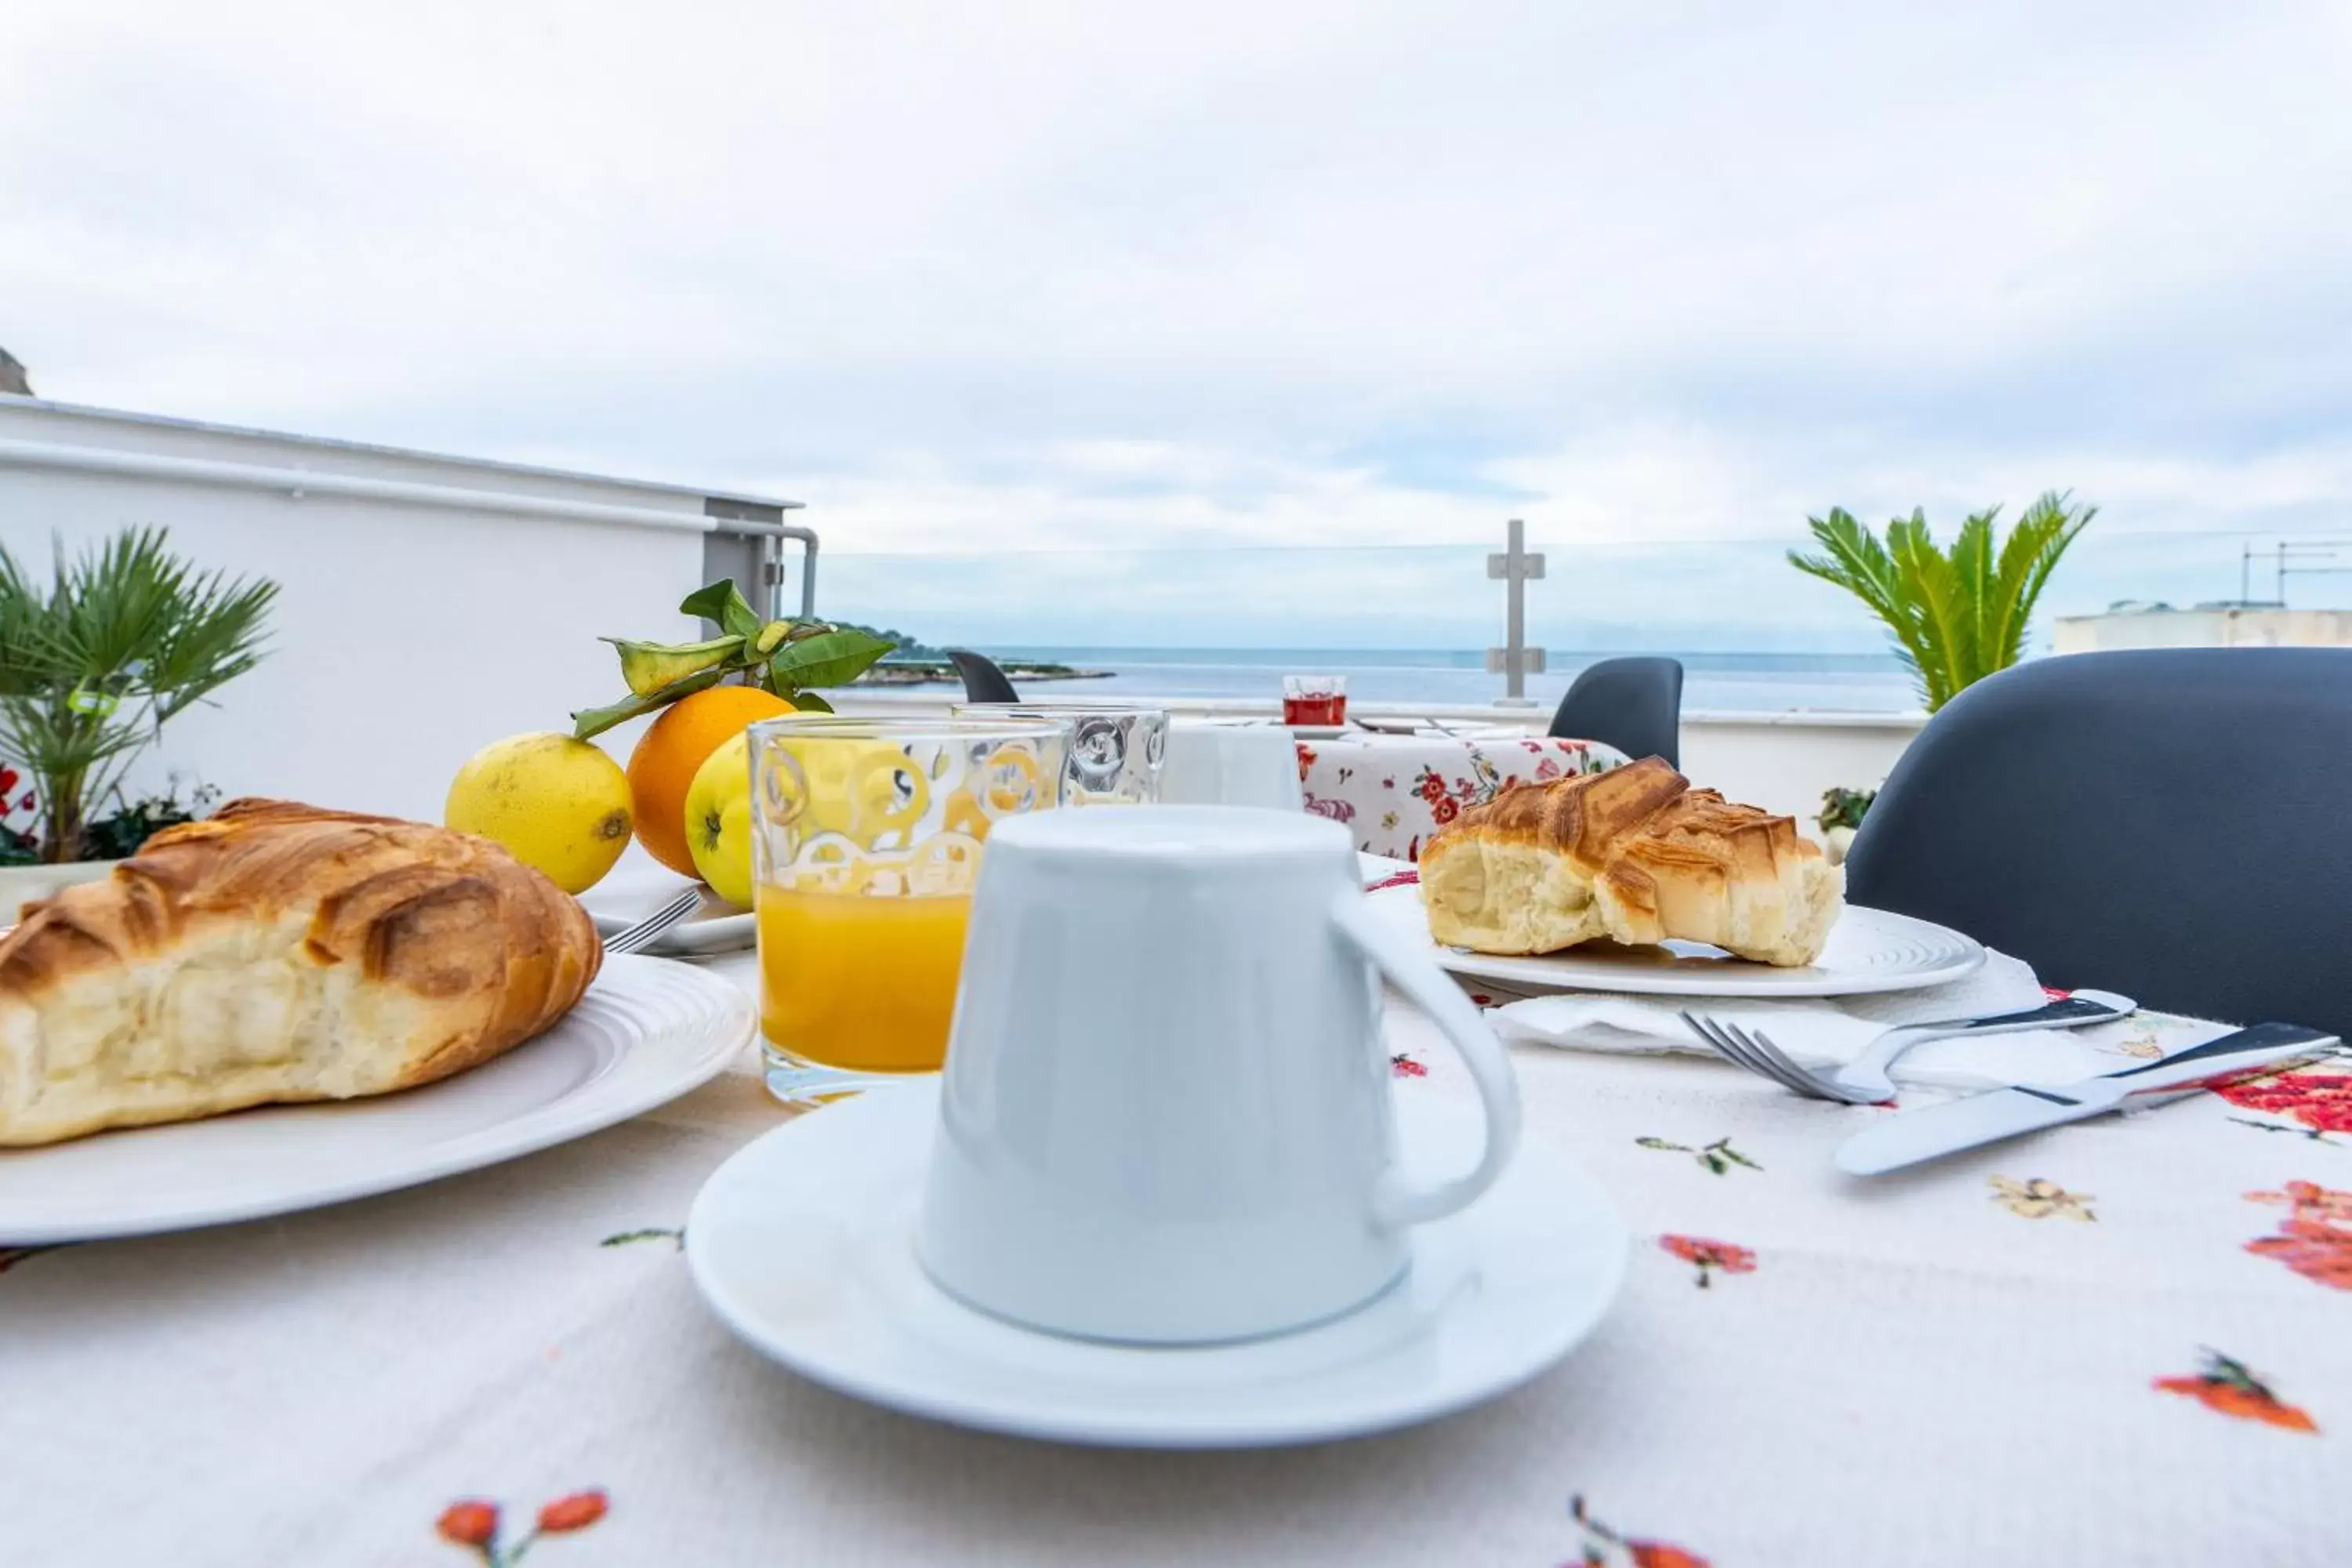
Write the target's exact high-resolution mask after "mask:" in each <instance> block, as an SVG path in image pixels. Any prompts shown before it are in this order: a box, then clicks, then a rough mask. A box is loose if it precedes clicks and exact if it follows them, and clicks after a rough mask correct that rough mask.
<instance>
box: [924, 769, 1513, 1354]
mask: <svg viewBox="0 0 2352 1568" xmlns="http://www.w3.org/2000/svg"><path fill="white" fill-rule="evenodd" d="M1382 976H1385V977H1386V978H1387V979H1388V980H1389V981H1391V983H1392V984H1395V985H1396V986H1397V987H1398V988H1399V989H1401V990H1402V991H1403V992H1404V993H1405V994H1406V995H1407V996H1409V997H1410V998H1411V999H1412V1001H1413V1002H1414V1003H1416V1004H1417V1005H1420V1006H1421V1007H1422V1008H1423V1010H1424V1011H1426V1012H1427V1013H1428V1014H1429V1016H1431V1017H1432V1018H1433V1020H1435V1022H1436V1023H1437V1024H1438V1026H1440V1027H1441V1028H1442V1029H1443V1030H1444V1033H1445V1035H1446V1037H1447V1038H1448V1039H1449V1040H1451V1041H1452V1042H1453V1044H1454V1048H1455V1049H1457V1050H1459V1051H1460V1052H1461V1053H1462V1056H1463V1058H1464V1059H1465V1061H1466V1062H1467V1063H1468V1064H1469V1067H1470V1073H1471V1077H1472V1079H1473V1080H1474V1081H1475V1083H1476V1085H1477V1089H1478V1093H1479V1096H1480V1098H1481V1099H1482V1100H1484V1102H1485V1106H1486V1148H1485V1151H1484V1152H1483V1154H1482V1155H1481V1157H1480V1159H1479V1161H1478V1163H1477V1164H1476V1165H1475V1168H1474V1169H1472V1170H1471V1171H1470V1172H1469V1173H1466V1174H1465V1175H1462V1176H1460V1177H1458V1178H1456V1179H1454V1180H1452V1181H1450V1182H1446V1183H1444V1184H1439V1185H1435V1186H1414V1185H1411V1184H1407V1183H1406V1182H1405V1181H1404V1180H1403V1179H1402V1177H1401V1176H1400V1174H1399V1173H1398V1168H1397V1148H1396V1124H1395V1118H1394V1111H1393V1107H1392V1105H1391V1100H1390V1093H1391V1069H1390V1063H1389V1057H1388V1054H1387V1051H1386V1048H1385V1047H1384V1046H1383V1044H1382V1042H1381V1034H1380V1016H1379V1008H1380V997H1379V985H1378V980H1379V979H1380V978H1381V977H1382ZM1518 1130H1519V1108H1518V1094H1517V1086H1516V1084H1515V1082H1514V1080H1513V1079H1512V1076H1511V1068H1510V1060H1509V1058H1508V1056H1507V1054H1506V1053H1505V1051H1504V1048H1503V1047H1502V1045H1501V1044H1500V1042H1498V1041H1497V1040H1496V1037H1495V1036H1494V1034H1493V1032H1492V1031H1490V1030H1489V1029H1488V1028H1487V1027H1486V1024H1485V1022H1484V1021H1483V1020H1481V1019H1480V1017H1479V1016H1478V1012H1477V1009H1476V1008H1475V1007H1474V1006H1472V1005H1471V1004H1470V1001H1469V999H1468V998H1467V997H1465V995H1463V994H1462V992H1461V989H1460V988H1459V987H1458V986H1456V985H1455V984H1454V983H1453V982H1452V981H1451V980H1448V979H1447V978H1446V977H1445V975H1444V973H1441V972H1440V971H1439V970H1438V968H1437V966H1436V965H1435V964H1434V963H1432V962H1431V961H1430V959H1429V956H1428V954H1427V952H1426V950H1425V949H1424V948H1423V945H1422V944H1421V943H1420V942H1416V941H1415V940H1413V937H1412V933H1411V932H1409V931H1401V930H1398V929H1396V928H1394V927H1392V926H1391V925H1388V924H1387V923H1385V922H1384V921H1382V920H1381V918H1380V917H1379V916H1377V915H1375V914H1374V913H1373V912H1372V910H1370V906H1369V905H1367V903H1366V902H1365V900H1364V897H1363V894H1362V891H1361V889H1360V887H1359V885H1358V873H1357V869H1356V854H1355V849H1354V847H1353V846H1352V845H1351V844H1350V843H1349V839H1348V836H1347V834H1346V832H1345V831H1343V830H1342V829H1341V828H1340V827H1339V826H1337V825H1336V824H1334V823H1329V822H1326V821H1323V820H1321V819H1320V818H1317V817H1312V816H1306V815H1304V814H1303V813H1297V812H1276V811H1265V810H1255V809H1250V808H1245V807H1234V806H1162V807H1161V808H1160V809H1158V810H1155V811H1056V812H1044V813H1040V814H1038V815H1036V816H1024V817H1012V818H1007V819H1006V820H1005V821H1003V822H1001V823H999V824H998V825H997V826H996V829H995V831H994V832H993V833H992V835H991V836H990V837H989V841H988V856H987V859H986V861H985V863H984V864H983V866H982V869H981V874H980V882H979V887H978V889H977V890H976V891H975V892H974V894H973V900H972V910H971V937H970V941H969V944H968V946H967V947H966V949H965V952H964V966H963V984H962V988H961V994H960V996H959V999H958V1001H957V1005H956V1017H955V1024H954V1026H953V1029H952V1030H951V1032H950V1037H949V1044H948V1061H947V1070H946V1075H945V1081H944V1084H943V1087H942V1090H941V1100H940V1130H939V1135H938V1140H937V1142H936V1144H935V1146H934V1148H933V1151H932V1155H931V1165H930V1172H929V1181H928V1184H927V1185H926V1189H925V1193H924V1198H923V1208H922V1215H921V1218H920V1220H919V1225H918V1229H917V1237H916V1247H917V1251H918V1253H919V1256H920V1258H921V1259H922V1262H923V1265H924V1267H925V1268H927V1269H928V1270H929V1273H930V1275H931V1278H932V1279H934V1280H936V1281H937V1282H938V1283H939V1284H940V1286H941V1287H942V1288H943V1289H946V1290H947V1291H948V1292H950V1294H951V1295H954V1296H956V1297H958V1298H960V1299H961V1300H963V1301H965V1302H967V1303H969V1304H971V1305H972V1306H975V1307H978V1308H980V1309H982V1310H985V1311H988V1312H991V1313H993V1314H995V1315H997V1316H999V1317H1002V1318H1005V1319H1009V1320H1011V1321H1014V1322H1017V1323H1021V1324H1024V1325H1027V1326H1029V1327H1032V1328H1038V1329H1045V1330H1049V1331H1054V1332H1056V1333H1064V1334H1074V1335H1081V1336H1085V1337H1087V1338H1091V1339H1100V1340H1112V1341H1120V1342H1136V1343H1151V1344H1178V1343H1199V1342H1213V1341H1221V1340H1235V1339H1244V1338H1249V1337H1251V1336H1255V1335H1260V1334H1268V1333H1276V1332H1279V1331H1282V1330H1285V1329H1291V1328H1297V1327H1301V1326H1303V1325H1306V1324H1309V1323H1314V1322H1318V1321H1322V1320H1324V1319H1328V1318H1331V1317H1335V1316H1337V1315H1339V1314H1340V1313H1343V1312H1345V1311H1347V1310H1349V1309H1350V1308H1353V1307H1355V1306H1358V1305H1360V1304H1361V1303H1362V1302H1364V1301H1367V1300H1370V1299H1371V1298H1372V1297H1374V1296H1377V1295H1379V1294H1380V1293H1381V1291H1382V1290H1384V1289H1387V1288H1388V1287H1389V1286H1390V1285H1391V1284H1392V1283H1394V1282H1395V1281H1396V1280H1397V1279H1399V1278H1400V1277H1401V1276H1402V1274H1403V1272H1404V1270H1405V1268H1406V1266H1407V1263H1408V1260H1409V1257H1410V1249H1409V1247H1408V1246H1407V1242H1406V1237H1405V1234H1404V1233H1405V1231H1406V1229H1407V1227H1409V1226H1412V1225H1415V1224H1418V1223H1420V1222H1422V1221H1424V1220H1432V1219H1437V1218H1440V1217H1443V1216H1444V1215H1450V1214H1452V1213H1454V1211H1455V1210H1457V1209H1460V1208H1462V1207H1463V1206H1464V1205H1466V1204H1468V1203H1470V1202H1471V1201H1472V1200H1473V1199H1475V1197H1477V1195H1478V1194H1480V1193H1482V1192H1484V1191H1485V1190H1486V1187H1487V1186H1488V1185H1489V1184H1492V1183H1493V1181H1494V1180H1495V1178H1496V1175H1497V1174H1499V1173H1500V1172H1501V1171H1502V1169H1503V1166H1504V1165H1505V1164H1506V1163H1507V1162H1508V1161H1509V1159H1510V1157H1511V1153H1512V1151H1513V1150H1514V1148H1515V1147H1516V1146H1517V1142H1518Z"/></svg>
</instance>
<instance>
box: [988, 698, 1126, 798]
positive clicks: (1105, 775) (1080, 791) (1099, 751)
mask: <svg viewBox="0 0 2352 1568" xmlns="http://www.w3.org/2000/svg"><path fill="white" fill-rule="evenodd" d="M951 711H953V712H954V714H955V716H956V717H957V718H959V719H970V720H973V721H979V720H983V719H992V718H997V717H1000V716H1001V717H1007V718H1016V719H1046V720H1051V721H1054V722H1055V723H1058V724H1060V725H1062V726H1063V727H1064V728H1065V729H1066V731H1068V733H1069V742H1070V745H1069V759H1068V762H1067V763H1066V765H1065V769H1064V773H1063V785H1062V804H1063V805H1156V804H1157V803H1158V801H1159V799H1160V770H1161V769H1163V768H1164V767H1166V766H1167V763H1168V711H1167V710H1166V709H1164V708H1153V707H1150V706H1147V705H1145V704H1143V703H1133V704H1128V703H1118V702H1103V703H1090V704H1087V705H1084V706H1072V707H1068V708H1056V707H1051V706H1048V705H1046V704H1044V703H1028V702H1019V703H1015V702H959V703H956V704H955V705H954V706H953V708H952V710H951Z"/></svg>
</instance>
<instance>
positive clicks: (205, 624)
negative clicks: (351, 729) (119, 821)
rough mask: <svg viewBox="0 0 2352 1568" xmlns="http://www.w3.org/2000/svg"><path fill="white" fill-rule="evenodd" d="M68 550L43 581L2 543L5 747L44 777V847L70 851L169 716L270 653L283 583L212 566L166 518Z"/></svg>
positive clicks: (65, 854)
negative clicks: (88, 815)
mask: <svg viewBox="0 0 2352 1568" xmlns="http://www.w3.org/2000/svg"><path fill="white" fill-rule="evenodd" d="M55 550H56V562H55V565H54V568H53V570H52V572H51V574H50V578H49V581H48V582H47V584H42V583H40V582H38V581H37V580H36V579H35V578H34V576H33V575H32V574H30V573H29V572H27V571H26V570H25V568H24V567H23V565H22V564H21V563H18V562H17V560H16V558H15V557H14V556H13V555H10V554H9V553H8V552H6V551H5V549H0V756H5V757H7V758H8V759H10V760H11V761H14V762H17V763H22V764H24V766H25V767H26V770H27V771H28V772H30V773H33V774H34V776H35V777H36V779H37V781H38V784H37V791H38V795H39V800H40V805H41V809H42V816H43V834H42V853H43V857H44V858H47V859H51V860H66V859H71V858H74V856H75V854H76V853H77V852H78V850H79V847H80V841H81V829H82V824H83V807H84V805H85V803H86V802H88V801H89V800H92V799H96V798H99V797H100V796H101V795H104V794H106V793H107V791H108V790H110V788H112V787H113V785H114V784H117V783H119V782H120V781H121V776H122V772H123V770H124V769H125V768H127V767H128V766H129V765H130V763H131V760H132V758H133V757H135V756H136V755H137V753H138V752H140V750H141V749H142V748H143V747H145V746H146V745H147V744H148V743H149V742H152V741H153V740H154V738H155V735H156V733H157V731H159V730H160V729H161V728H162V726H163V723H164V721H166V720H169V719H170V718H172V717H173V715H174V714H177V713H179V712H181V711H183V710H185V709H186V708H187V707H188V706H189V704H191V703H194V702H196V701H199V700H202V699H204V698H205V696H207V695H208V694H210V693H211V692H213V691H215V690H217V689H220V687H221V686H223V685H224V684H226V682H228V681H230V680H234V679H236V678H237V677H238V676H240V675H243V674H244V673H246V672H247V670H249V669H251V668H253V667H254V665H255V664H256V663H257V661H258V660H259V658H261V652H262V650H261V640H262V636H263V627H264V623H265V621H266V619H267V616H268V609H269V605H270V601H271V600H272V599H273V598H275V597H276V595H277V593H278V588H277V584H273V583H270V582H268V581H267V580H262V581H255V582H247V581H243V580H230V579H228V578H226V577H225V576H223V575H222V574H220V573H217V572H214V573H207V574H198V573H197V572H195V571H194V568H192V567H191V566H190V565H189V564H188V563H186V562H184V561H182V560H181V559H179V558H178V557H176V556H174V555H173V554H172V552H171V551H170V550H169V549H168V548H167V542H166V536H165V535H164V533H163V531H162V530H160V529H133V530H130V531H125V532H122V533H120V534H117V535H115V536H114V537H113V538H111V539H110V540H108V541H107V542H105V543H104V544H102V545H100V546H99V547H97V548H95V549H92V550H86V551H84V552H82V553H80V554H79V555H78V556H75V557H73V558H71V559H68V557H67V555H66V552H65V547H64V544H63V543H62V542H58V544H57V545H56V546H55Z"/></svg>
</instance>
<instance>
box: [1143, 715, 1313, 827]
mask: <svg viewBox="0 0 2352 1568" xmlns="http://www.w3.org/2000/svg"><path fill="white" fill-rule="evenodd" d="M1160 800H1161V801H1162V802H1163V803H1165V804H1167V805H1263V806H1268V807H1271V808H1272V809H1274V810H1276V811H1297V810H1299V809H1301V808H1302V807H1303V806H1304V805H1306V797H1305V796H1304V795H1302V794H1300V793H1299V785H1298V743H1297V742H1296V741H1294V740H1292V739H1291V735H1290V731H1287V730H1285V729H1282V728H1280V727H1278V726H1276V725H1273V724H1220V723H1216V722H1214V721H1208V720H1201V719H1178V720H1174V721H1171V723H1170V725H1169V728H1168V756H1167V762H1166V763H1165V764H1164V765H1163V766H1162V768H1161V769H1160Z"/></svg>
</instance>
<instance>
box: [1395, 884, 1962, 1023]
mask: <svg viewBox="0 0 2352 1568" xmlns="http://www.w3.org/2000/svg"><path fill="white" fill-rule="evenodd" d="M1371 896H1372V898H1373V899H1374V900H1377V901H1378V903H1379V905H1380V908H1381V910H1382V912H1383V913H1386V914H1389V915H1390V916H1391V917H1392V918H1393V919H1395V920H1396V921H1397V922H1398V923H1399V924H1401V925H1410V926H1411V927H1412V929H1413V930H1415V931H1419V932H1420V933H1421V934H1422V937H1423V940H1424V941H1426V940H1428V936H1429V921H1428V917H1427V916H1426V915H1425V914H1424V913H1423V910H1422V907H1421V889H1419V888H1417V887H1410V886H1408V887H1400V888H1389V889H1382V890H1381V891H1380V892H1377V893H1374V894H1373V895H1371ZM1430 951H1431V952H1432V954H1433V956H1434V957H1435V958H1436V960H1437V962H1438V963H1440V964H1441V965H1443V966H1444V967H1445V968H1447V969H1450V970H1452V971H1453V972H1454V973H1456V974H1467V975H1471V976H1474V977H1475V978H1477V979H1481V980H1499V981H1501V982H1503V983H1504V984H1508V985H1514V986H1517V987H1519V988H1521V989H1524V990H1538V991H1630V992H1637V993H1641V994H1648V995H1655V996H1862V995H1867V994H1870V993H1872V992H1877V991H1916V990H1917V989H1919V988H1920V987H1921V986H1925V985H1941V984H1945V983H1946V982H1947V981H1952V980H1958V979H1959V978H1960V977H1961V976H1962V975H1964V974H1968V973H1972V972H1973V971H1974V970H1975V969H1976V968H1977V967H1978V966H1979V965H1980V964H1982V963H1984V961H1985V950H1984V946H1983V944H1982V943H1980V942H1976V941H1974V940H1973V939H1971V938H1969V937H1965V936H1962V935H1961V934H1960V933H1959V932H1958V931H1948V930H1946V929H1945V928H1944V927H1942V926H1939V925H1931V924H1929V923H1928V922H1927V921H1920V920H1913V919H1912V918H1911V917H1910V916H1909V915H1898V914H1895V913H1894V912H1893V911H1891V910H1872V909H1864V908H1863V907H1862V906H1861V905H1859V904H1848V905H1847V906H1846V907H1845V912H1844V913H1843V914H1842V915H1840V916H1839V917H1838V922H1837V924H1836V925H1834V926H1832V927H1831V928H1830V939H1829V941H1828V942H1826V943H1825V944H1823V946H1822V956H1821V958H1820V959H1819V960H1818V961H1817V962H1815V963H1811V964H1808V965H1806V966H1804V967H1803V968H1801V969H1775V968H1774V967H1772V966H1771V965H1770V964H1769V963H1751V962H1749V961H1748V960H1747V959H1744V958H1734V957H1733V956H1732V955H1731V954H1729V953H1727V952H1724V951H1723V950H1722V949H1721V948H1717V947H1708V946H1706V945H1705V944H1704V943H1701V942H1667V943H1665V944H1664V945H1663V946H1661V947H1655V948H1648V947H1617V946H1614V945H1604V944H1594V943H1587V944H1586V945H1584V946H1582V947H1572V948H1570V949H1568V950H1567V951H1565V952H1548V953H1543V954H1540V955H1538V956H1534V957H1528V956H1517V957H1513V956H1507V955H1502V954H1496V953H1489V952H1469V951H1467V950H1466V949H1463V948H1458V947H1440V946H1438V945H1437V943H1436V942H1430Z"/></svg>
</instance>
